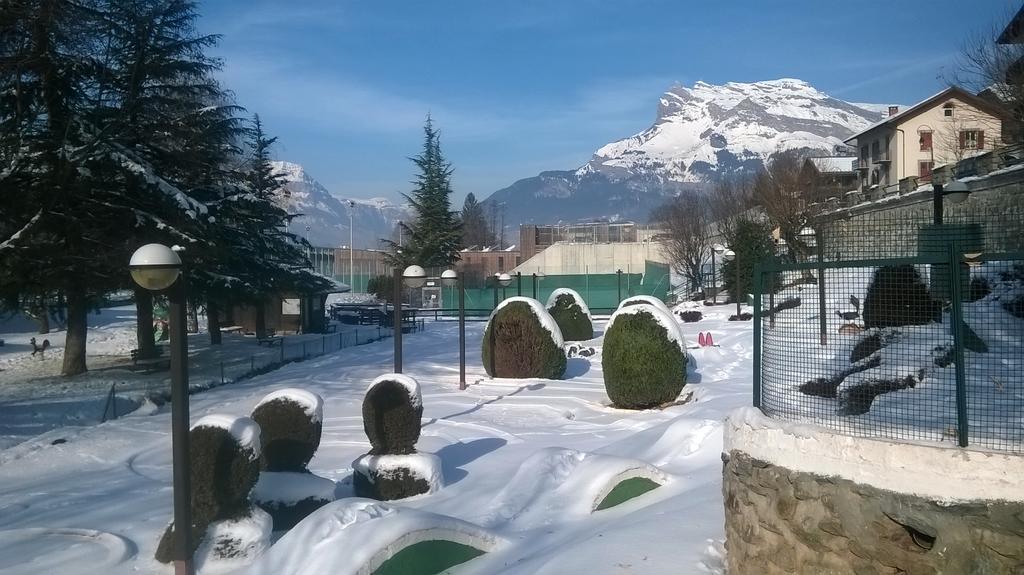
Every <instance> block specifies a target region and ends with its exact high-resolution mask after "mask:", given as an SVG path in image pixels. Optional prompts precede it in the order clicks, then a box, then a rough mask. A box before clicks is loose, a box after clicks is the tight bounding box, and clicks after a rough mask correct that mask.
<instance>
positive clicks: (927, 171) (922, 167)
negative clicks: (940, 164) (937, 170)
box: [917, 161, 935, 182]
mask: <svg viewBox="0 0 1024 575" xmlns="http://www.w3.org/2000/svg"><path fill="white" fill-rule="evenodd" d="M934 167H935V162H930V161H926V162H918V163H917V177H918V178H919V179H921V180H923V181H926V182H927V181H931V179H932V169H933V168H934Z"/></svg>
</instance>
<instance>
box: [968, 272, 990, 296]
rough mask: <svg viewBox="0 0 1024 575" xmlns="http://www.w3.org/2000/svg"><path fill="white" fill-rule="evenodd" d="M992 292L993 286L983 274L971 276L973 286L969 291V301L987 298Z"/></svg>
mask: <svg viewBox="0 0 1024 575" xmlns="http://www.w3.org/2000/svg"><path fill="white" fill-rule="evenodd" d="M990 293H992V287H991V286H990V285H989V283H988V280H987V279H985V278H983V277H981V276H974V277H972V278H971V286H970V288H969V289H968V292H967V301H972V302H973V301H978V300H980V299H985V298H986V297H988V294H990Z"/></svg>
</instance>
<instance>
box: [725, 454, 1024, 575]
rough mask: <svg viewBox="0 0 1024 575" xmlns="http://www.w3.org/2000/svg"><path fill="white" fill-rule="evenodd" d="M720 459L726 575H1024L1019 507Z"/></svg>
mask: <svg viewBox="0 0 1024 575" xmlns="http://www.w3.org/2000/svg"><path fill="white" fill-rule="evenodd" d="M723 460H724V462H725V465H724V471H723V487H722V489H723V494H724V497H725V510H726V513H725V517H726V522H725V527H726V549H727V551H728V555H727V557H728V566H729V573H730V574H731V575H746V574H751V575H754V574H757V575H775V574H780V575H781V574H793V573H801V574H802V573H807V574H815V575H828V574H835V575H840V574H842V575H847V574H856V575H868V574H876V573H886V574H888V573H892V574H897V573H905V574H909V575H926V574H940V573H941V574H949V575H954V574H957V575H961V574H962V575H975V574H976V575H981V574H989V575H1002V574H1006V575H1011V574H1012V575H1020V574H1024V504H1021V503H1019V502H1017V503H1009V502H985V501H980V502H968V503H954V504H940V503H936V502H935V501H932V500H930V499H927V498H923V497H918V496H914V495H907V494H901V493H896V492H892V491H887V490H882V489H878V488H875V487H872V486H869V485H863V484H858V483H854V482H852V481H849V480H846V479H841V478H836V477H823V476H819V475H815V474H812V473H807V472H799V471H792V470H789V469H787V468H785V467H781V466H778V465H773V464H771V463H768V462H765V461H760V460H757V459H754V458H753V457H751V456H749V455H747V454H745V453H743V452H741V451H735V450H734V451H730V452H729V453H727V454H723ZM851 464H853V463H851ZM932 473H942V470H937V469H936V470H932ZM1022 489H1024V478H1022Z"/></svg>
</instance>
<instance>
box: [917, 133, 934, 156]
mask: <svg viewBox="0 0 1024 575" xmlns="http://www.w3.org/2000/svg"><path fill="white" fill-rule="evenodd" d="M920 141H921V151H922V152H927V151H929V150H931V149H932V133H931V132H921V138H920Z"/></svg>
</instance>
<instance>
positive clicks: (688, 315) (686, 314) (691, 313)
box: [676, 309, 704, 323]
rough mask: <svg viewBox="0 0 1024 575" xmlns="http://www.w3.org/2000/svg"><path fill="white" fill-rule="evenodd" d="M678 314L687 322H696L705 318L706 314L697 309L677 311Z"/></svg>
mask: <svg viewBox="0 0 1024 575" xmlns="http://www.w3.org/2000/svg"><path fill="white" fill-rule="evenodd" d="M676 315H678V316H679V319H681V320H683V321H684V322H686V323H694V322H698V321H700V320H702V319H704V314H702V313H701V312H699V311H697V310H695V309H688V310H684V311H677V312H676Z"/></svg>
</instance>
